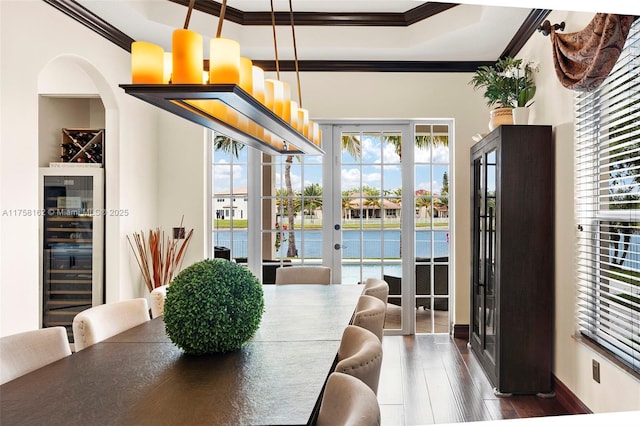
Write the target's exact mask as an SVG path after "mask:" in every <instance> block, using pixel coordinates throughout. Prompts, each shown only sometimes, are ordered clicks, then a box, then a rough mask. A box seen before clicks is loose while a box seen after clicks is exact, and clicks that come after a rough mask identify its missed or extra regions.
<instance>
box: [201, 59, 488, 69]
mask: <svg viewBox="0 0 640 426" xmlns="http://www.w3.org/2000/svg"><path fill="white" fill-rule="evenodd" d="M205 62H206V61H205ZM253 63H254V65H257V66H259V67H260V68H262V69H263V70H265V71H276V62H275V61H274V60H255V59H254V60H253ZM494 63H495V61H488V62H487V61H333V60H317V61H298V69H299V71H301V72H475V71H476V70H477V69H478V67H479V66H482V65H493V64H494ZM278 65H279V68H280V71H283V72H290V71H295V70H296V69H295V62H294V61H291V60H287V61H278Z"/></svg>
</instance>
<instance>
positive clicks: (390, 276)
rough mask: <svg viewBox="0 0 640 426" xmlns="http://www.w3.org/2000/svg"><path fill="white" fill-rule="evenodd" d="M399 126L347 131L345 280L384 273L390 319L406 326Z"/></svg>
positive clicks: (393, 324)
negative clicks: (402, 297)
mask: <svg viewBox="0 0 640 426" xmlns="http://www.w3.org/2000/svg"><path fill="white" fill-rule="evenodd" d="M401 141H402V138H401V133H400V132H393V131H389V132H386V131H380V132H343V133H342V134H341V142H342V154H341V160H342V161H341V170H340V182H341V187H340V194H341V201H340V203H341V228H342V248H341V256H342V281H341V282H342V283H343V284H354V283H358V282H364V281H365V280H366V279H367V278H384V279H385V280H386V281H387V282H388V283H389V286H390V292H389V293H390V295H389V303H390V309H389V310H388V312H387V324H386V325H385V327H387V328H394V329H399V328H400V327H401V308H400V295H401V290H400V277H401V276H402V272H401V253H400V242H401V236H400V218H401V205H402V204H401V202H402V179H401V168H400V143H401Z"/></svg>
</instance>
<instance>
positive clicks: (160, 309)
mask: <svg viewBox="0 0 640 426" xmlns="http://www.w3.org/2000/svg"><path fill="white" fill-rule="evenodd" d="M166 298H167V285H161V286H160V287H156V288H154V289H153V290H151V294H150V295H149V299H150V301H149V304H150V305H151V318H156V317H159V316H162V314H164V300H165V299H166Z"/></svg>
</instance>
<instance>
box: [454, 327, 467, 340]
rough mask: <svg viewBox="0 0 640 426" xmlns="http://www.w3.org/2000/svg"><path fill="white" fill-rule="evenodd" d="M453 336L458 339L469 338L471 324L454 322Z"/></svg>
mask: <svg viewBox="0 0 640 426" xmlns="http://www.w3.org/2000/svg"><path fill="white" fill-rule="evenodd" d="M453 337H454V338H456V339H464V340H469V324H454V325H453Z"/></svg>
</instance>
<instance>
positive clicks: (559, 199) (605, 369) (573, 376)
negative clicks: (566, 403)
mask: <svg viewBox="0 0 640 426" xmlns="http://www.w3.org/2000/svg"><path fill="white" fill-rule="evenodd" d="M592 17H593V14H592V13H568V12H553V13H551V14H550V15H549V17H548V19H549V20H550V21H551V22H552V23H556V22H562V21H565V23H566V29H565V32H574V31H579V30H580V29H582V28H584V26H585V25H586V24H587V23H588V22H589V21H590V20H591V18H592ZM518 56H519V57H523V58H527V59H534V60H539V61H540V68H541V69H540V72H539V73H538V75H536V83H537V87H538V90H537V94H536V98H535V103H534V105H533V107H532V108H533V119H534V122H535V123H536V124H543V123H544V124H552V125H553V126H554V135H555V152H556V186H555V191H556V192H555V211H556V216H555V219H556V223H555V234H556V235H555V268H556V270H555V288H556V291H555V298H556V300H555V304H556V311H555V340H554V344H555V350H554V374H555V376H556V377H558V378H559V379H560V380H561V381H562V382H563V383H564V384H565V385H567V386H568V387H569V388H570V389H571V390H572V392H573V393H574V394H575V395H576V396H577V397H578V398H579V399H580V400H581V401H582V402H583V403H585V404H586V405H587V406H588V407H589V408H590V409H591V410H592V411H594V412H606V411H624V410H637V409H638V408H639V407H640V381H638V380H637V379H634V378H632V377H631V375H630V374H628V373H626V372H624V371H623V370H622V369H620V368H619V367H616V366H615V365H614V364H613V363H612V362H610V361H608V360H607V359H605V358H603V357H602V356H601V355H599V354H597V353H596V352H594V351H593V350H591V349H589V347H588V346H586V345H585V344H584V343H580V342H579V341H577V340H576V339H575V338H574V334H575V329H576V326H575V310H576V307H575V305H576V273H575V270H574V261H573V259H574V258H575V253H574V241H575V218H574V191H573V182H574V157H575V156H574V152H573V150H574V146H573V130H574V114H573V98H574V94H573V92H572V91H570V90H567V89H565V88H564V87H562V85H561V84H560V82H559V81H558V79H557V77H556V74H555V70H554V67H553V63H552V52H551V42H550V40H549V38H548V37H543V36H542V35H540V34H538V33H536V34H534V36H533V37H532V38H531V40H530V41H529V43H528V44H527V45H526V46H524V48H523V50H522V51H521V52H520V54H519V55H518ZM592 359H596V360H597V361H599V362H600V369H601V373H600V375H601V383H599V384H598V383H596V382H595V381H594V380H593V379H592V378H591V375H592V374H591V373H592V372H591V360H592Z"/></svg>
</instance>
